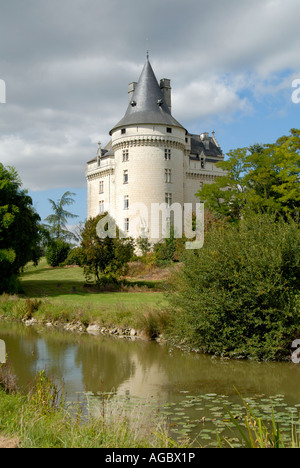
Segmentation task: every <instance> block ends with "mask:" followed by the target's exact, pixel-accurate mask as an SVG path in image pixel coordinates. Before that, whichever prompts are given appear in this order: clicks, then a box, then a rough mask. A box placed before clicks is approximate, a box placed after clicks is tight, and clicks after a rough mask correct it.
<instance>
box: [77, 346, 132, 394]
mask: <svg viewBox="0 0 300 468" xmlns="http://www.w3.org/2000/svg"><path fill="white" fill-rule="evenodd" d="M84 338H87V339H83V340H82V341H81V343H80V344H79V346H78V349H77V353H76V360H75V361H76V364H77V365H81V369H82V383H83V386H84V388H85V390H86V391H91V392H93V393H97V392H102V391H105V392H110V391H112V390H117V389H118V387H119V385H120V384H121V383H122V382H124V381H125V380H127V379H129V378H130V377H131V376H132V374H133V373H134V371H135V368H134V363H133V362H132V359H131V356H130V354H131V353H130V350H129V348H128V346H126V343H123V342H120V341H121V340H120V341H119V340H117V339H112V338H109V339H106V338H105V337H98V338H97V337H84ZM124 345H125V346H124Z"/></svg>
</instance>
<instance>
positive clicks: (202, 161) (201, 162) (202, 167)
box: [200, 158, 205, 169]
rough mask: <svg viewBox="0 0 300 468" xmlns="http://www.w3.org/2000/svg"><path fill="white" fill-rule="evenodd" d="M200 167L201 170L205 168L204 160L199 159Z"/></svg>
mask: <svg viewBox="0 0 300 468" xmlns="http://www.w3.org/2000/svg"><path fill="white" fill-rule="evenodd" d="M200 166H201V169H204V168H205V159H204V158H200Z"/></svg>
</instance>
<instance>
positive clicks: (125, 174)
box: [123, 171, 128, 184]
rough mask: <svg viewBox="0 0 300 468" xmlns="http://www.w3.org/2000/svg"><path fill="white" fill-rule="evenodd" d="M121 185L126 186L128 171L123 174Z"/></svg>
mask: <svg viewBox="0 0 300 468" xmlns="http://www.w3.org/2000/svg"><path fill="white" fill-rule="evenodd" d="M123 184H128V171H124V172H123Z"/></svg>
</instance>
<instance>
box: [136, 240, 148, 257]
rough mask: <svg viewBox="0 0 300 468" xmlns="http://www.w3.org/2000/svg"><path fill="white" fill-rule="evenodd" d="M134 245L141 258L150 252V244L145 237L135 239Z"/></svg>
mask: <svg viewBox="0 0 300 468" xmlns="http://www.w3.org/2000/svg"><path fill="white" fill-rule="evenodd" d="M136 245H137V247H138V248H139V249H140V251H141V254H142V255H143V256H145V255H147V254H148V253H149V252H150V251H151V243H150V242H149V239H148V238H147V237H142V236H140V237H138V238H137V239H136Z"/></svg>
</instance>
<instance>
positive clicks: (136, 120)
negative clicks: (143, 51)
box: [109, 57, 183, 135]
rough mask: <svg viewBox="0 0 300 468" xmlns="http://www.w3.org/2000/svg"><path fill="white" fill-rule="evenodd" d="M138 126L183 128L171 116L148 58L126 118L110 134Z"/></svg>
mask: <svg viewBox="0 0 300 468" xmlns="http://www.w3.org/2000/svg"><path fill="white" fill-rule="evenodd" d="M138 124H154V125H155V124H162V125H170V126H174V127H181V128H183V127H182V125H181V124H180V123H179V122H177V120H175V119H174V117H173V116H172V115H171V112H170V110H169V108H168V106H167V104H166V101H165V99H164V95H163V93H162V91H161V89H160V87H159V84H158V81H157V79H156V77H155V74H154V72H153V69H152V67H151V64H150V61H149V58H148V57H147V61H146V63H145V65H144V68H143V71H142V73H141V76H140V78H139V81H138V83H137V85H136V88H135V91H134V93H133V96H132V99H131V102H130V103H129V105H128V108H127V111H126V113H125V115H124V117H123V118H122V119H121V120H120V122H118V123H117V125H115V126H114V128H113V129H112V130H111V131H110V132H109V133H110V135H111V134H112V132H113V131H114V130H116V129H117V128H120V127H127V126H128V125H138Z"/></svg>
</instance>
